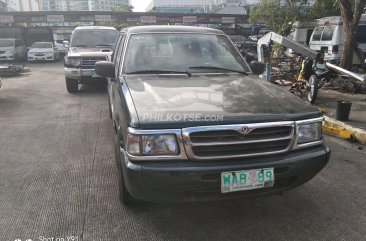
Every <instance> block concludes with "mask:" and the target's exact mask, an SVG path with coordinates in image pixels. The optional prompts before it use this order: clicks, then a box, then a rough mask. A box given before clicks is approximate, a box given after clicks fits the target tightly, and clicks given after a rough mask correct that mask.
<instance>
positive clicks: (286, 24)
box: [250, 0, 311, 35]
mask: <svg viewBox="0 0 366 241" xmlns="http://www.w3.org/2000/svg"><path fill="white" fill-rule="evenodd" d="M309 10H310V6H309V1H308V0H284V1H283V0H260V2H259V5H258V6H257V7H256V8H255V9H254V10H253V12H252V14H251V16H250V22H252V23H257V22H260V21H264V22H265V23H266V24H267V25H268V26H269V27H270V28H271V29H272V30H273V31H275V32H277V33H279V34H282V35H288V34H289V31H290V29H291V23H293V22H296V21H308V20H310V19H311V14H310V11H309Z"/></svg>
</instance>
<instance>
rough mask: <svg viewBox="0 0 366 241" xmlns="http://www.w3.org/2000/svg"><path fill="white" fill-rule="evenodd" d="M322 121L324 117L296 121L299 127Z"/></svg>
mask: <svg viewBox="0 0 366 241" xmlns="http://www.w3.org/2000/svg"><path fill="white" fill-rule="evenodd" d="M323 120H324V117H323V116H322V117H318V118H314V119H307V120H301V121H296V124H297V125H301V124H311V123H316V122H322V121H323Z"/></svg>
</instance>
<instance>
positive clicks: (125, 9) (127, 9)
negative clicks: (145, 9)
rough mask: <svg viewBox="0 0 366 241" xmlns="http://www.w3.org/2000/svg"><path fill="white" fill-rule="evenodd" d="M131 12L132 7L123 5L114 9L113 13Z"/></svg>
mask: <svg viewBox="0 0 366 241" xmlns="http://www.w3.org/2000/svg"><path fill="white" fill-rule="evenodd" d="M132 10H133V6H131V5H127V4H123V5H121V6H119V7H117V8H115V9H114V10H113V11H115V12H132Z"/></svg>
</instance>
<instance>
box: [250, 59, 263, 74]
mask: <svg viewBox="0 0 366 241" xmlns="http://www.w3.org/2000/svg"><path fill="white" fill-rule="evenodd" d="M250 67H251V68H252V72H253V74H255V75H260V74H263V72H264V70H265V68H266V65H265V64H264V63H262V62H258V61H252V62H250Z"/></svg>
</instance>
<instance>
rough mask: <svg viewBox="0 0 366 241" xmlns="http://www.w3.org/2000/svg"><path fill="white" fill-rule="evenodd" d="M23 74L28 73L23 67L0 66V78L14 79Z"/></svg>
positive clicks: (27, 69)
mask: <svg viewBox="0 0 366 241" xmlns="http://www.w3.org/2000/svg"><path fill="white" fill-rule="evenodd" d="M25 72H29V68H28V67H25V66H24V65H13V64H10V65H0V77H14V76H18V75H20V74H21V73H25Z"/></svg>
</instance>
